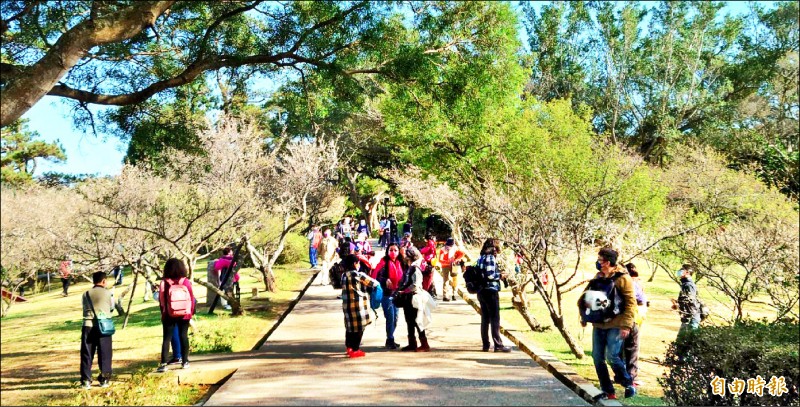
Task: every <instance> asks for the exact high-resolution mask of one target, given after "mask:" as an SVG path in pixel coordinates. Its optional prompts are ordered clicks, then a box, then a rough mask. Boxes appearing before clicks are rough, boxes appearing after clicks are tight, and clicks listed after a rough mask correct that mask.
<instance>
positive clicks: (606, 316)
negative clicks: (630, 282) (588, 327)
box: [578, 273, 626, 323]
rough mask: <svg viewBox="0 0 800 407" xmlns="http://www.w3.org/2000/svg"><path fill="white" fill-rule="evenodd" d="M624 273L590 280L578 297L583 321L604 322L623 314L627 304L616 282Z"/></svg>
mask: <svg viewBox="0 0 800 407" xmlns="http://www.w3.org/2000/svg"><path fill="white" fill-rule="evenodd" d="M623 275H624V273H614V275H612V276H611V277H608V278H605V277H597V278H595V279H593V280H591V281H589V284H588V285H587V286H586V290H585V291H584V292H583V294H581V297H580V299H578V310H579V312H580V314H581V321H583V322H586V323H603V322H608V321H611V320H612V319H613V318H614V317H616V316H617V315H619V314H622V311H623V310H624V309H625V306H626V304H625V301H624V299H623V298H622V295H620V293H619V290H618V289H617V285H616V284H615V282H616V281H617V279H618V278H620V277H622V276H623Z"/></svg>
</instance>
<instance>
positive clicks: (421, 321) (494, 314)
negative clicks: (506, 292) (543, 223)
mask: <svg viewBox="0 0 800 407" xmlns="http://www.w3.org/2000/svg"><path fill="white" fill-rule="evenodd" d="M501 251H502V248H501V245H500V241H499V240H497V239H487V240H486V242H485V243H484V246H483V249H482V250H481V255H480V257H479V258H478V261H477V267H478V268H479V269H480V270H481V272H482V275H483V278H484V279H485V280H486V284H484V286H483V287H482V288H481V289H480V290H479V291H478V300H479V302H480V304H481V340H482V343H483V351H485V352H488V351H489V350H491V349H492V348H494V351H495V352H510V351H511V348H510V347H508V346H505V345H504V344H503V341H502V338H501V336H500V302H499V291H500V289H501V287H500V284H499V282H500V281H501V280H503V279H505V278H506V277H507V276H508V274H507V268H506V266H505V263H504V262H498V260H497V257H498V256H499V255H500V252H501ZM434 259H436V262H438V263H439V264H441V266H442V273H443V274H444V276H445V282H444V287H443V290H442V291H443V294H444V300H445V301H454V300H455V292H456V288H457V285H458V275H459V273H461V272H462V270H463V266H464V264H465V262H466V259H467V254H466V252H465V251H464V250H463V249H461V248H459V247H458V246H457V245H456V244H455V242H454V240H453V239H452V238H449V239H447V241H446V243H445V246H444V248H443V249H442V250H441V251H439V250H437V249H436V246H435V239H434V238H433V237H432V236H430V237H429V238H428V239H427V240H426V245H425V247H424V248H423V250H420V249H417V248H416V247H415V246H414V245H413V244H412V243H411V242H410V240H409V241H407V242H401V243H397V242H390V243H388V245H387V248H386V251H385V254H384V256H383V258H382V259H381V260H380V261H379V262H378V263H377V264H376V265H374V266H371V267H370V269H369V270H364V268H363V267H364V265H365V264H367V265H369V264H370V263H369V262H365V261H363V260H364V259H363V257H362V255H359V254H357V253H347V254H346V255H345V257H344V258H343V259H342V264H343V265H344V269H345V272H344V273H343V275H342V277H341V278H342V283H341V284H342V295H341V298H342V309H343V311H344V319H345V329H346V335H345V347H346V352H347V355H348V357H351V358H357V357H362V356H364V351H363V350H361V346H360V343H361V337H362V336H363V332H364V328H365V327H366V326H367V325H369V324H370V323H371V322H372V319H371V316H370V313H369V301H368V300H369V296H370V295H371V293H374V292H375V286H376V285H377V286H380V288H381V290H380V291H381V292H382V294H383V296H382V301H381V309H382V310H383V314H384V317H385V319H386V343H385V345H384V346H385V347H386V348H387V349H390V350H394V349H398V348H400V345H399V344H398V343H397V342H396V341H395V336H394V332H395V329H396V327H397V320H398V313H399V310H400V309H402V310H403V316H404V319H405V322H406V327H407V330H408V332H407V334H408V344H407V345H406V346H404V347H402V348H401V350H402V351H416V352H429V351H430V349H431V347H430V344H429V342H428V336H427V328H428V325H429V324H430V321H431V317H430V315H431V311H432V310H433V309H434V308H435V307H436V302H435V300H434V298H433V296H432V295H431V294H430V293H429V292H428V290H427V289H426V286H425V284H426V278H425V273H424V272H423V270H424V269H426V268H427V269H428V270H430V271H429V274H430V273H432V270H433V266H432V265H431V264H432V263H435V262H434ZM366 271H369V274H367V272H366ZM429 281H430V279H429V280H428V284H430V282H429ZM448 288H450V290H448ZM490 327H491V342H490V340H489V328H490ZM417 337H419V342H417Z"/></svg>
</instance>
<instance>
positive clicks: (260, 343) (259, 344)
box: [250, 270, 320, 351]
mask: <svg viewBox="0 0 800 407" xmlns="http://www.w3.org/2000/svg"><path fill="white" fill-rule="evenodd" d="M319 272H320V270H317V271H315V272H314V275H312V276H311V278H309V279H308V282H307V283H306V285H305V286H304V287H303V288H302V289H301V290H300V292H299V293H297V296H296V297H294V299H293V300H291V301H290V302H289V306H288V307H287V308H286V310H285V311H283V314H281V316H280V317H278V320H277V321H275V323H274V324H272V326H271V327H270V328H269V329H267V331H266V332H265V333H264V335H263V336H262V337H261V339H259V341H258V342H256V345H255V346H254V347H253V349H250V350H251V351H255V350H258V348H260V347H262V346H264V343H265V342H267V339H269V337H270V335H272V333H273V332H275V330H276V329H278V327H279V326H280V325H281V322H283V320H284V319H286V317H288V316H289V313H291V312H292V310H293V309H294V307H295V305H297V303H298V302H300V299H301V298H303V295H305V293H306V291H308V287H311V284H313V283H314V280H316V279H317V276H318V275H319Z"/></svg>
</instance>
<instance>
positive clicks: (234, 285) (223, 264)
mask: <svg viewBox="0 0 800 407" xmlns="http://www.w3.org/2000/svg"><path fill="white" fill-rule="evenodd" d="M232 262H233V249H231V248H230V247H226V248H224V249H222V257H220V258H218V259H217V260H216V261H215V262H214V272H216V273H217V281H219V284H220V288H221V289H222V290H223V291H225V292H226V293H227V295H231V294H233V293H234V291H236V292H238V291H239V271H238V270H236V263H233V267H234V270H235V271H234V274H233V277H232V278H231V277H228V281H226V282H225V285H224V286H223V285H222V274H223V273H225V270H227V269H228V267H230V265H231V263H232ZM234 295H235V294H234ZM220 303H221V304H222V307H223V308H225V309H226V310H228V311H230V310H231V306H230V305H229V304H228V302H227V301H225V299H224V298H220Z"/></svg>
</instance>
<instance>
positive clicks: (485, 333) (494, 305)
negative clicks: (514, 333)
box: [478, 289, 503, 349]
mask: <svg viewBox="0 0 800 407" xmlns="http://www.w3.org/2000/svg"><path fill="white" fill-rule="evenodd" d="M478 302H480V304H481V341H483V348H484V349H488V348H490V343H489V326H490V325H491V327H492V342H493V343H494V347H495V348H502V347H503V339H502V337H501V336H500V293H498V292H497V291H495V290H488V289H483V290H480V291H478Z"/></svg>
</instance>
